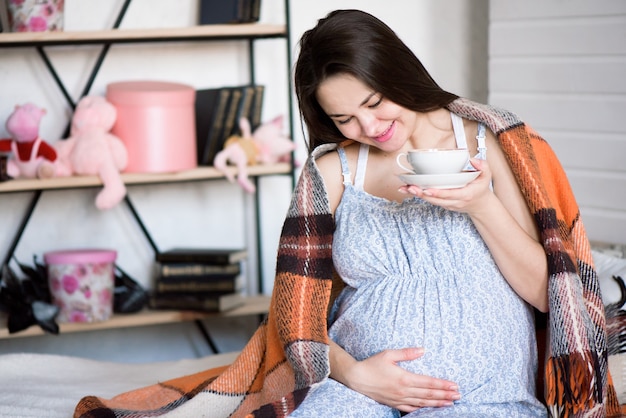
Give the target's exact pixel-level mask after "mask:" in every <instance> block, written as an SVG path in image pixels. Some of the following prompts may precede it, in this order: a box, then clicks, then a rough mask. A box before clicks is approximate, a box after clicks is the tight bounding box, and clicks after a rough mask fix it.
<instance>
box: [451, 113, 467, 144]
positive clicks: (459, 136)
mask: <svg viewBox="0 0 626 418" xmlns="http://www.w3.org/2000/svg"><path fill="white" fill-rule="evenodd" d="M450 118H451V119H452V129H453V130H454V139H455V140H456V147H457V148H467V138H466V137H465V128H464V127H463V119H462V118H461V117H460V116H459V115H457V114H456V113H452V112H450Z"/></svg>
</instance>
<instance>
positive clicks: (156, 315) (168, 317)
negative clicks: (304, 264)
mask: <svg viewBox="0 0 626 418" xmlns="http://www.w3.org/2000/svg"><path fill="white" fill-rule="evenodd" d="M269 306H270V297H269V296H264V295H261V296H250V297H248V298H247V301H246V303H245V305H243V306H240V307H238V308H235V309H232V310H229V311H225V312H193V311H157V310H145V311H141V312H138V313H132V314H125V315H124V314H116V315H113V316H112V317H111V318H110V319H109V320H107V321H102V322H91V323H61V324H59V328H60V334H65V333H70V332H86V331H98V330H104V329H114V328H130V327H141V326H147V325H159V324H172V323H177V322H182V321H193V320H196V319H205V318H210V317H221V318H225V317H237V316H247V315H263V314H266V313H267V312H268V309H269ZM45 334H46V333H45V332H44V331H43V330H42V329H41V328H40V327H38V326H31V327H30V328H27V329H25V330H23V331H20V332H16V333H13V334H9V330H8V329H7V328H6V326H2V327H0V339H7V338H21V337H33V336H38V335H45Z"/></svg>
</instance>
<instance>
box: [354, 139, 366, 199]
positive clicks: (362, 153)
mask: <svg viewBox="0 0 626 418" xmlns="http://www.w3.org/2000/svg"><path fill="white" fill-rule="evenodd" d="M369 150H370V147H369V145H366V144H361V146H360V147H359V159H358V161H357V164H356V172H355V177H354V187H356V188H357V189H359V190H363V185H364V184H365V171H366V169H367V157H368V155H369Z"/></svg>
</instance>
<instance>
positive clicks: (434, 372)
mask: <svg viewBox="0 0 626 418" xmlns="http://www.w3.org/2000/svg"><path fill="white" fill-rule="evenodd" d="M415 290H416V289H412V292H409V291H408V290H407V289H406V288H403V287H402V286H396V287H395V288H394V287H393V286H386V287H385V288H384V289H380V288H378V289H377V288H376V287H373V288H371V289H359V290H351V291H349V292H347V293H346V294H345V295H342V297H341V299H340V306H339V309H338V317H337V319H336V320H335V322H334V323H333V324H332V326H331V328H330V330H329V334H330V337H331V338H332V339H333V340H334V341H335V342H337V343H338V344H339V345H340V346H342V347H343V348H344V349H345V350H346V351H347V352H349V353H350V354H351V355H352V356H354V357H355V358H356V359H358V360H362V359H365V358H367V357H370V356H372V355H373V354H376V353H378V352H380V351H383V350H386V349H399V348H406V347H423V348H424V349H425V354H424V356H422V357H421V358H419V359H417V360H413V361H409V362H404V363H401V364H400V366H402V367H404V368H406V369H407V370H410V371H412V372H415V373H419V374H424V375H429V376H435V377H441V378H446V379H451V380H453V381H456V382H459V383H460V382H461V381H465V382H467V383H469V381H470V380H471V382H472V384H473V385H476V384H479V383H480V382H484V381H486V380H489V379H491V378H492V377H493V375H494V374H495V373H498V374H500V373H503V372H507V371H510V372H512V373H514V374H515V373H516V372H520V371H521V370H522V369H523V368H525V367H527V365H525V364H524V363H525V362H526V361H527V360H528V357H529V351H530V350H533V349H534V346H533V344H534V334H533V327H532V316H531V315H530V311H529V310H528V308H527V307H526V306H525V304H524V303H523V302H521V301H520V300H519V298H517V297H516V296H515V295H498V296H499V297H500V299H494V298H493V296H489V297H488V298H481V297H480V295H476V294H470V295H468V294H459V293H457V292H454V291H450V292H449V294H447V295H446V294H444V292H442V291H441V290H442V289H441V288H439V289H438V292H437V294H431V293H432V292H428V291H424V290H423V289H422V290H421V292H416V291H415ZM496 293H497V292H496ZM502 297H506V298H505V299H502Z"/></svg>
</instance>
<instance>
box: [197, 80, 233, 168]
mask: <svg viewBox="0 0 626 418" xmlns="http://www.w3.org/2000/svg"><path fill="white" fill-rule="evenodd" d="M230 94H231V90H230V89H229V88H223V89H221V90H220V92H219V98H218V100H217V105H216V108H215V113H214V114H213V118H212V119H211V121H210V122H209V133H208V135H207V136H206V138H205V143H204V145H203V149H204V152H203V154H202V158H201V160H200V164H201V165H211V163H213V158H215V154H216V153H217V143H218V142H219V141H220V136H221V135H222V131H223V129H222V128H223V127H224V118H225V117H226V109H227V107H228V101H229V98H230Z"/></svg>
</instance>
